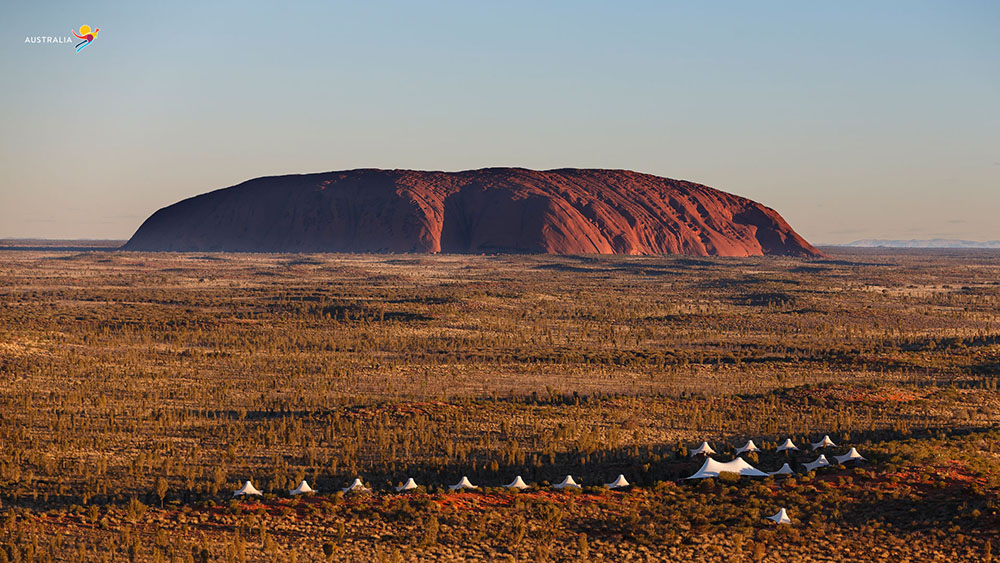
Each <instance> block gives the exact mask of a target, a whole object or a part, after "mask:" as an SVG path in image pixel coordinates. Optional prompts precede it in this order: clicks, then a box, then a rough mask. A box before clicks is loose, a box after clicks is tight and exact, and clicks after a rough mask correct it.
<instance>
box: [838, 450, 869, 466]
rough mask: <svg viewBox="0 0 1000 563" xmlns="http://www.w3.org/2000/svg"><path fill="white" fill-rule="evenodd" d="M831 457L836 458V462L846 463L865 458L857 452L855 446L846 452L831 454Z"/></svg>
mask: <svg viewBox="0 0 1000 563" xmlns="http://www.w3.org/2000/svg"><path fill="white" fill-rule="evenodd" d="M833 458H834V459H836V460H837V463H847V462H848V461H862V460H864V459H865V458H864V457H862V456H861V454H859V453H858V450H857V449H856V448H851V451H849V452H847V453H846V454H844V455H835V456H833Z"/></svg>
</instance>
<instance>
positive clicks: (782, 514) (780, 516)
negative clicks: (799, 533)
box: [767, 508, 792, 524]
mask: <svg viewBox="0 0 1000 563" xmlns="http://www.w3.org/2000/svg"><path fill="white" fill-rule="evenodd" d="M767 519H768V520H773V521H774V522H775V523H777V524H791V523H792V519H791V518H789V517H788V512H786V511H785V509H784V508H782V509H781V510H779V511H778V513H777V514H775V515H774V516H768V517H767Z"/></svg>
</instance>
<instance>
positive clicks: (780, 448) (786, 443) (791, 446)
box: [778, 438, 799, 452]
mask: <svg viewBox="0 0 1000 563" xmlns="http://www.w3.org/2000/svg"><path fill="white" fill-rule="evenodd" d="M798 449H799V447H798V446H796V445H795V444H793V443H792V439H791V438H785V441H784V442H782V444H781V445H780V446H778V451H779V452H783V451H785V450H798Z"/></svg>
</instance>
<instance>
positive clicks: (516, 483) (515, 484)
mask: <svg viewBox="0 0 1000 563" xmlns="http://www.w3.org/2000/svg"><path fill="white" fill-rule="evenodd" d="M504 487H507V488H508V489H518V490H522V489H527V488H528V484H527V483H525V482H524V479H521V476H520V475H518V476H517V477H514V480H513V481H511V482H510V484H509V485H504Z"/></svg>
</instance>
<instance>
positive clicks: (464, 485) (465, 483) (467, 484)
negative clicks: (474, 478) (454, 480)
mask: <svg viewBox="0 0 1000 563" xmlns="http://www.w3.org/2000/svg"><path fill="white" fill-rule="evenodd" d="M448 488H449V489H451V490H453V491H457V490H459V489H478V488H479V487H477V486H475V485H473V484H472V482H471V481H469V478H468V477H466V476H465V475H462V480H461V481H459V482H458V484H457V485H449V486H448Z"/></svg>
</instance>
